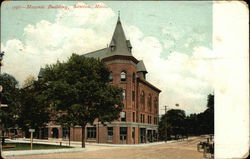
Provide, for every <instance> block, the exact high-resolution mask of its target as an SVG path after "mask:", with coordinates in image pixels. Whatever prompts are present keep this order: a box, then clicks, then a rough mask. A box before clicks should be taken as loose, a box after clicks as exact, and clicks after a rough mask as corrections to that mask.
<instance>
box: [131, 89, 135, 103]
mask: <svg viewBox="0 0 250 159" xmlns="http://www.w3.org/2000/svg"><path fill="white" fill-rule="evenodd" d="M132 101H135V91H132Z"/></svg>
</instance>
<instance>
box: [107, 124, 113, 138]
mask: <svg viewBox="0 0 250 159" xmlns="http://www.w3.org/2000/svg"><path fill="white" fill-rule="evenodd" d="M107 131H108V140H112V139H113V127H108V129H107Z"/></svg>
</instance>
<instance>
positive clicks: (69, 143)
mask: <svg viewBox="0 0 250 159" xmlns="http://www.w3.org/2000/svg"><path fill="white" fill-rule="evenodd" d="M69 146H70V127H69Z"/></svg>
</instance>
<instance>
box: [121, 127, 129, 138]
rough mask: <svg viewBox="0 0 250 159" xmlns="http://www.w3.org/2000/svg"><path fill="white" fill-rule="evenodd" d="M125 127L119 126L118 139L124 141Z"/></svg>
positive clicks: (125, 136) (125, 135)
mask: <svg viewBox="0 0 250 159" xmlns="http://www.w3.org/2000/svg"><path fill="white" fill-rule="evenodd" d="M127 131H128V129H127V127H120V140H121V141H126V140H127Z"/></svg>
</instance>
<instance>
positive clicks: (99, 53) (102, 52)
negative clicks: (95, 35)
mask: <svg viewBox="0 0 250 159" xmlns="http://www.w3.org/2000/svg"><path fill="white" fill-rule="evenodd" d="M107 52H108V48H103V49H100V50H96V51H93V52H89V53H87V54H84V55H83V56H85V57H93V58H100V59H103V58H105V57H108V56H109V55H108V54H107Z"/></svg>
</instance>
